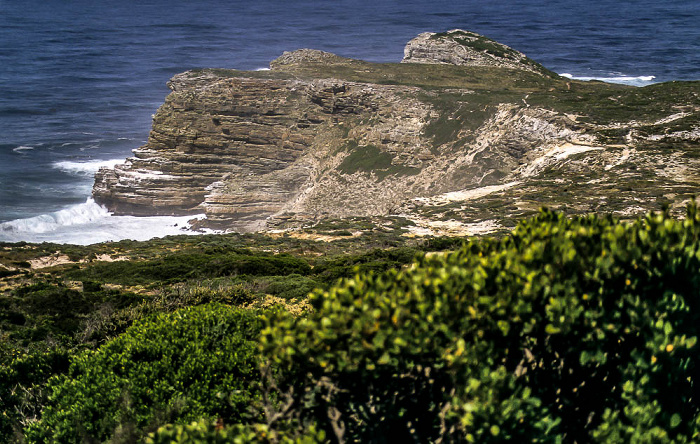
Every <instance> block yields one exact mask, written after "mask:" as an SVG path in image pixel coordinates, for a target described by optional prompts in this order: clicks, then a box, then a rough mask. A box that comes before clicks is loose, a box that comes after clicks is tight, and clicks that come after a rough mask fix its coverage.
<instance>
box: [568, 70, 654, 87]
mask: <svg viewBox="0 0 700 444" xmlns="http://www.w3.org/2000/svg"><path fill="white" fill-rule="evenodd" d="M559 75H560V76H562V77H566V78H569V79H573V80H581V81H584V82H588V81H591V80H599V81H601V82H607V83H621V84H623V85H631V86H647V85H651V84H652V83H654V79H655V78H656V76H636V77H635V76H623V75H619V76H615V75H612V76H600V77H585V76H574V75H573V74H569V73H568V72H565V73H562V74H559Z"/></svg>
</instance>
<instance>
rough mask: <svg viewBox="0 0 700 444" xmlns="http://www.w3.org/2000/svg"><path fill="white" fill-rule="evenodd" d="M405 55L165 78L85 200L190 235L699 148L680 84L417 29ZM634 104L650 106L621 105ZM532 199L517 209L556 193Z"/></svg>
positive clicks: (338, 213) (386, 209)
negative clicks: (148, 117) (192, 217)
mask: <svg viewBox="0 0 700 444" xmlns="http://www.w3.org/2000/svg"><path fill="white" fill-rule="evenodd" d="M405 53H406V57H405V58H404V62H406V63H402V64H371V63H366V62H361V61H357V60H351V59H347V58H343V57H339V56H336V55H333V54H330V53H326V52H323V51H316V50H308V49H304V50H299V51H294V52H288V53H284V54H283V55H282V56H281V57H280V58H278V59H277V60H275V61H273V62H272V63H271V68H272V69H271V70H270V71H263V72H241V71H234V70H215V69H211V70H198V71H190V72H186V73H183V74H179V75H177V76H175V77H174V78H173V79H172V80H171V81H170V82H169V87H170V89H171V90H172V93H171V94H170V95H169V96H168V97H167V99H166V101H165V103H164V104H163V106H161V107H160V109H159V110H158V112H157V113H156V114H155V116H154V119H153V127H152V130H151V133H150V135H149V139H148V143H147V144H146V145H144V146H143V147H140V148H138V149H136V150H135V151H134V156H133V157H131V158H129V159H128V160H127V161H126V162H125V163H124V164H123V165H118V166H116V167H114V168H112V169H101V170H100V171H99V172H98V173H97V175H96V180H95V186H94V191H93V193H94V197H95V200H96V201H97V202H99V203H102V204H104V205H106V206H107V207H108V208H109V209H110V210H111V211H114V212H115V213H117V214H133V215H183V214H195V213H202V212H204V213H206V216H207V217H206V219H205V220H204V221H202V222H200V226H206V227H212V228H218V229H233V230H237V231H250V230H260V229H265V228H270V227H274V226H277V225H279V224H280V223H287V224H289V223H290V221H292V223H297V224H302V223H307V222H309V221H314V220H319V219H322V218H342V217H348V216H377V215H387V214H391V213H397V212H399V213H402V214H404V213H406V214H407V212H408V213H410V212H411V211H413V212H414V213H416V212H417V213H420V214H421V216H420V217H424V216H425V215H428V217H432V216H430V215H431V214H432V215H433V216H435V217H439V218H443V219H444V218H445V217H447V216H445V214H448V213H445V212H441V211H440V208H437V209H436V208H433V209H431V210H429V211H428V210H426V205H433V207H435V206H437V207H442V206H444V205H448V206H450V205H453V206H454V199H452V197H450V199H448V201H449V202H451V203H449V204H445V203H444V202H443V201H442V200H440V199H438V200H437V201H435V202H442V203H437V204H436V203H434V202H433V200H431V199H432V198H433V197H434V196H438V195H444V194H445V193H447V194H448V195H450V196H453V197H454V196H475V195H478V196H482V194H480V193H478V192H477V193H476V194H475V193H471V192H464V191H463V190H465V189H466V190H469V189H488V190H501V191H502V193H501V194H503V193H511V194H513V193H515V194H513V195H516V194H517V196H519V197H518V198H517V199H519V200H520V201H526V200H527V197H526V196H525V197H524V196H523V195H522V193H520V192H518V193H520V194H518V193H516V190H529V191H527V193H530V195H534V194H536V193H537V190H538V189H545V188H546V189H547V190H549V189H551V187H552V186H553V185H552V184H554V183H559V184H564V183H569V182H567V180H569V179H570V178H571V177H574V176H573V175H572V174H573V173H571V171H574V170H575V171H576V177H578V179H577V181H579V182H580V181H583V180H589V179H585V177H589V178H590V180H597V179H596V178H601V177H605V179H601V180H603V181H604V182H605V181H608V182H609V181H612V180H614V175H612V173H611V174H608V171H610V170H612V171H614V168H613V167H610V168H608V166H609V165H608V164H606V162H608V161H611V160H610V159H613V158H617V157H615V156H614V155H612V154H611V152H618V150H620V149H623V148H624V149H627V150H628V152H629V153H639V152H641V151H642V150H646V149H650V147H652V146H655V145H663V146H666V147H670V148H668V149H667V151H665V152H661V153H659V154H658V155H659V156H660V158H665V157H664V156H666V157H668V159H667V160H668V161H669V162H672V159H671V157H669V156H676V158H677V157H678V156H683V153H685V152H688V150H692V149H695V148H697V147H698V146H699V145H700V144H699V143H698V141H699V130H698V128H700V124H699V123H698V122H699V121H700V119H699V115H700V98H699V96H698V94H697V90H698V88H697V85H694V84H684V85H671V86H669V87H668V88H665V87H657V88H656V89H654V88H651V89H644V90H641V89H635V88H632V87H623V86H612V85H605V84H600V83H591V84H589V83H583V82H575V81H570V80H568V79H561V78H558V77H557V76H556V75H552V74H551V73H550V72H548V71H547V70H546V69H544V68H542V67H541V66H540V65H538V64H537V63H535V62H532V61H531V60H530V59H527V58H526V57H525V56H524V55H522V54H521V53H519V52H517V51H515V50H512V49H510V48H508V47H506V46H505V45H500V44H498V43H496V42H493V41H492V40H489V39H486V38H485V37H482V36H479V35H477V34H473V33H469V32H466V31H459V30H455V31H450V32H448V33H442V34H432V33H426V34H421V35H420V36H418V37H417V38H416V39H414V40H412V41H411V42H409V44H408V45H407V47H406V51H405ZM692 94H694V96H693V95H692ZM688 97H692V98H691V99H688ZM645 101H646V103H654V104H656V107H650V108H649V109H646V108H640V109H638V110H636V109H634V108H632V107H631V106H630V105H629V104H628V103H634V104H636V106H639V105H640V104H643V103H645ZM683 150H685V151H683ZM679 153H681V154H679ZM634 158H636V157H634V156H632V155H630V156H628V157H627V158H622V161H620V162H621V163H622V164H624V162H626V161H627V160H626V159H634ZM605 159H607V160H605ZM639 159H642V156H639ZM660 161H661V160H660ZM688 162H689V163H692V162H693V160H689V161H688ZM674 164H678V162H677V161H675V163H674ZM585 165H590V169H589V170H586V167H585ZM574 166H575V168H574ZM572 168H574V170H572ZM615 168H616V167H615ZM630 168H631V167H630ZM556 171H562V172H564V171H568V173H565V174H569V176H566V175H564V176H562V177H560V178H556V177H555V176H556ZM640 171H641V170H640ZM644 171H646V170H644ZM684 171H685V170H684ZM553 172H554V173H553ZM630 174H631V173H630ZM653 174H654V175H655V176H654V177H656V179H653V180H657V179H658V181H663V180H666V179H663V178H661V173H656V172H655V173H653ZM686 176H687V175H686ZM630 177H631V176H630ZM674 177H675V176H674ZM650 180H651V179H650ZM694 180H695V179H692V178H691V179H688V180H686V183H687V182H688V181H691V182H692V181H694ZM552 181H554V182H552ZM557 181H558V182H557ZM608 182H605V183H608ZM545 183H546V184H547V185H546V186H544V185H542V187H540V188H537V187H538V186H539V185H535V184H545ZM601 183H603V182H601ZM506 184H507V187H505V188H503V187H504V186H505V185H506ZM514 184H517V186H516V185H514ZM596 184H598V183H596ZM566 186H567V189H573V188H574V184H571V185H566ZM547 187H549V188H547ZM588 188H589V190H590V188H591V187H588ZM686 188H687V187H686ZM691 188H692V187H691ZM601 189H604V187H603V188H601ZM684 190H685V188H684ZM686 191H687V190H686ZM580 192H581V193H584V195H582V196H581V199H582V201H583V200H585V198H586V197H587V196H586V195H585V193H586V190H585V187H582V188H581V190H580ZM684 192H685V191H684ZM450 193H452V194H450ZM454 193H457V194H454ZM460 193H461V194H460ZM547 193H549V194H548V195H547V196H545V197H544V198H533V200H534V201H535V202H538V203H541V204H549V205H552V202H553V201H556V199H558V198H559V199H560V200H561V196H562V195H557V194H556V193H551V192H550V191H547ZM487 194H490V195H491V194H493V193H491V192H490V193H487ZM484 196H485V195H484ZM679 196H680V197H679V199H681V198H682V197H683V195H682V194H679ZM568 197H570V196H568V195H567V199H568ZM416 199H418V200H416ZM421 199H422V200H421ZM630 199H631V197H630ZM431 202H433V203H431ZM470 202H471V201H470ZM499 202H500V201H499ZM465 205H466V206H465ZM465 205H462V206H456V207H455V208H459V211H460V214H465V215H466V214H471V216H470V217H472V219H474V217H475V216H474V212H473V211H471V210H470V209H469V208H471V207H470V205H473V202H472V203H468V204H465ZM501 205H502V203H501ZM625 205H627V204H625ZM630 205H631V204H630ZM620 206H621V207H622V204H620ZM628 206H629V205H628ZM502 208H503V209H504V214H506V213H507V212H506V211H505V209H506V208H511V210H512V209H513V208H515V209H516V210H517V211H516V213H517V215H522V214H525V213H522V211H520V209H521V208H520V207H518V206H517V205H515V206H513V205H511V206H503V205H502ZM528 208H529V207H528ZM581 208H583V207H581ZM586 208H588V207H586ZM470 211H471V212H470ZM513 211H515V210H513ZM513 211H511V212H510V213H508V214H510V215H513V214H515V213H513ZM417 213H416V214H417ZM449 214H450V217H457V216H455V214H454V211H453V212H452V213H449ZM465 217H466V216H465ZM477 219H478V217H477ZM477 222H478V221H477ZM479 223H480V222H479Z"/></svg>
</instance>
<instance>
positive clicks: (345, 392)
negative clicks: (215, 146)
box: [0, 204, 700, 443]
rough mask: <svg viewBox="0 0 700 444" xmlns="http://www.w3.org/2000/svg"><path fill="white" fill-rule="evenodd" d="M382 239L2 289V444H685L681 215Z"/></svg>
mask: <svg viewBox="0 0 700 444" xmlns="http://www.w3.org/2000/svg"><path fill="white" fill-rule="evenodd" d="M402 225H403V222H402V221H385V222H384V223H376V221H375V223H374V224H371V223H370V222H369V221H366V220H363V219H360V218H358V219H357V220H349V221H345V222H342V221H334V222H332V221H331V222H326V224H325V225H322V226H320V229H322V230H335V231H337V230H356V229H363V228H364V229H368V227H372V229H373V231H365V232H363V234H362V235H361V236H358V237H353V238H352V239H345V238H343V237H339V240H337V241H334V242H329V243H320V242H312V241H308V242H307V241H302V240H299V239H294V238H292V237H286V238H285V237H281V238H270V237H265V236H261V235H256V236H253V237H247V236H240V235H235V236H218V237H217V236H205V237H200V238H169V239H161V240H154V241H153V242H151V243H128V245H124V244H122V245H119V246H115V245H99V246H92V247H86V248H85V249H84V250H83V251H81V252H80V254H76V255H75V256H74V258H75V259H77V260H80V259H82V258H83V257H89V256H91V255H93V256H94V255H95V254H97V253H96V252H97V251H100V253H99V254H103V253H102V251H104V250H105V249H108V248H112V249H115V248H116V249H119V250H120V251H121V252H120V254H130V255H132V256H133V257H135V258H138V257H140V258H141V259H133V260H130V261H124V262H111V263H107V262H95V263H75V264H67V265H62V266H58V267H54V268H50V269H47V270H44V271H38V270H33V269H22V270H23V271H22V272H21V273H20V274H18V275H13V276H7V277H4V278H3V280H2V281H1V282H2V283H3V284H4V285H6V286H7V285H10V286H9V287H6V288H5V290H4V292H3V293H2V294H0V303H1V304H2V305H0V315H1V319H0V328H1V332H0V364H2V365H0V410H1V412H2V413H1V414H0V437H2V439H1V440H0V441H2V442H14V441H20V440H22V439H24V440H27V441H28V442H87V441H97V442H101V441H107V440H110V441H111V442H134V441H137V440H141V439H144V440H145V441H146V442H150V443H163V442H182V443H184V442H222V443H223V442H241V443H245V442H251V443H252V442H283V443H315V442H328V441H331V442H334V441H337V440H338V437H339V436H342V439H343V440H344V441H345V442H350V441H363V442H364V441H369V442H387V441H391V442H396V441H407V442H410V441H418V442H431V441H436V440H438V439H442V441H460V442H461V441H466V442H470V441H472V442H504V441H511V442H524V441H527V442H573V441H577V442H669V443H671V442H678V443H680V442H693V441H697V440H698V439H700V404H699V403H698V399H700V398H699V397H698V396H699V395H700V393H698V386H697V382H696V381H695V379H696V375H697V373H698V352H697V347H698V345H697V337H698V333H699V332H698V328H700V327H699V326H700V319H699V317H700V315H698V313H699V312H700V311H699V309H700V307H698V304H699V300H698V298H697V295H698V294H700V275H698V269H700V213H698V209H697V206H695V205H694V204H692V205H690V206H689V207H688V215H687V218H686V219H684V220H677V219H674V218H672V217H670V216H669V214H668V213H659V214H650V215H648V216H647V217H645V218H642V219H639V220H636V221H633V222H629V223H624V222H620V221H618V220H616V219H613V218H611V217H603V216H600V217H599V216H593V215H591V216H584V217H575V218H567V217H565V216H564V215H563V214H561V213H555V212H551V211H548V210H542V211H540V212H539V214H538V215H537V216H536V217H534V218H532V219H529V220H526V221H524V222H520V223H518V224H517V225H516V227H515V229H514V231H513V232H511V233H510V234H508V235H506V236H504V237H503V238H500V239H499V238H480V239H479V238H474V239H469V240H465V239H459V238H433V239H427V240H425V241H420V242H419V241H413V240H409V239H406V238H404V240H403V241H400V236H399V237H396V238H391V237H389V238H387V237H386V236H389V235H391V233H400V232H401V230H400V227H401V226H402ZM388 240H390V242H391V243H393V244H394V245H395V246H394V247H389V248H388V247H387V246H386V244H385V242H387V241H388ZM256 245H257V246H256ZM373 245H374V246H375V247H373ZM378 245H383V246H382V248H376V246H378ZM351 247H352V248H351ZM15 248H16V252H17V253H16V254H17V256H13V254H12V253H13V252H14V250H11V249H5V250H4V253H5V256H4V257H5V261H6V262H4V263H8V264H9V263H10V262H11V261H20V260H19V259H18V257H22V258H23V259H21V260H26V261H32V260H33V257H32V254H38V253H37V251H42V248H43V247H41V246H31V245H24V244H23V245H18V246H17V247H15ZM55 248H56V246H51V247H50V248H47V250H46V251H47V252H48V251H50V252H51V254H55V251H56V250H55ZM58 248H60V247H58ZM265 250H268V251H265ZM445 250H453V251H445ZM426 253H429V254H426ZM231 264H235V266H233V265H231ZM241 264H242V265H241ZM251 264H252V265H251ZM246 267H248V268H246ZM339 279H340V280H339ZM314 288H315V289H314ZM308 292H311V293H312V295H311V296H310V297H308V298H307V296H306V295H307V293H308ZM270 298H274V299H273V300H274V301H276V302H273V304H274V303H278V304H280V305H278V306H277V307H274V308H271V309H268V310H267V311H265V312H261V311H260V308H256V307H262V306H268V305H269V303H268V302H269V301H270V300H271V299H270Z"/></svg>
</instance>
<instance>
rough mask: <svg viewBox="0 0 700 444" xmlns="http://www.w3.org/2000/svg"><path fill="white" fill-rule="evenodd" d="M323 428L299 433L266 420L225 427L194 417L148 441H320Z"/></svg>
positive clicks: (161, 430) (290, 443)
mask: <svg viewBox="0 0 700 444" xmlns="http://www.w3.org/2000/svg"><path fill="white" fill-rule="evenodd" d="M325 437H326V435H325V433H323V431H322V430H321V431H317V430H316V428H315V427H310V428H309V430H308V431H307V432H306V433H304V434H302V435H299V436H297V435H296V434H294V433H290V432H287V433H285V432H282V433H280V432H277V431H275V430H270V428H269V427H267V426H266V425H263V424H253V425H235V426H230V427H223V426H222V425H217V424H215V423H212V422H210V421H203V420H200V421H195V422H192V423H191V424H187V425H172V424H169V425H167V426H163V427H160V428H159V429H158V430H157V431H156V432H155V433H151V434H150V435H149V437H148V438H146V444H199V443H207V444H218V443H221V444H224V443H232V444H246V443H280V444H317V443H318V444H320V443H325V442H327V441H326V439H325Z"/></svg>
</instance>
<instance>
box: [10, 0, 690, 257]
mask: <svg viewBox="0 0 700 444" xmlns="http://www.w3.org/2000/svg"><path fill="white" fill-rule="evenodd" d="M105 3H109V4H105ZM698 23H700V2H698V1H697V0H674V1H673V2H659V1H646V0H642V1H623V2H621V1H587V2H581V1H578V0H553V1H549V2H542V1H534V0H527V1H526V0H514V1H505V0H495V1H490V2H483V1H477V0H466V1H459V2H454V1H411V0H409V1H406V0H402V1H398V0H396V1H380V2H378V1H367V0H354V1H350V0H340V1H333V2H330V1H328V2H318V1H310V0H298V1H280V0H259V1H255V2H247V1H213V0H201V1H198V2H170V1H164V0H147V1H138V2H137V1H128V0H127V1H119V2H94V1H86V0H74V1H70V2H57V1H43V0H42V1H39V0H27V1H22V2H20V1H13V0H11V1H0V129H2V131H0V241H20V240H27V241H44V240H47V241H56V242H76V236H74V235H73V234H75V233H76V232H80V233H81V235H80V236H78V239H82V241H81V242H79V243H88V242H93V241H94V242H97V241H101V240H106V239H108V238H109V239H113V238H115V237H116V238H118V237H119V236H123V237H133V236H134V233H135V232H138V231H139V230H135V231H128V230H127V228H124V229H123V230H121V231H122V232H123V235H120V234H119V232H120V229H119V227H120V225H119V224H120V223H124V224H126V223H127V220H126V219H115V218H114V216H110V215H109V214H107V213H104V209H99V206H97V205H96V204H94V203H93V202H90V201H89V200H88V199H89V196H90V190H91V186H92V175H93V173H94V171H96V169H97V168H98V167H99V166H107V165H111V164H114V163H115V162H118V161H122V160H123V159H124V158H126V157H127V156H129V155H131V150H132V149H134V148H136V147H138V146H140V145H142V144H143V143H145V141H146V139H147V136H148V131H149V128H150V125H151V116H152V114H153V113H154V112H155V111H156V109H157V108H158V106H159V105H160V104H161V103H162V102H163V99H164V98H165V96H166V95H167V93H168V90H167V88H166V86H165V84H166V82H167V80H168V79H169V78H170V77H171V76H173V75H174V74H176V73H179V72H182V71H185V70H188V69H192V68H201V67H221V68H239V69H260V68H265V67H267V66H268V64H269V62H270V60H272V59H274V58H275V57H277V56H279V55H280V54H281V53H282V52H283V51H288V50H294V49H298V48H315V49H322V50H325V51H330V52H333V53H336V54H339V55H342V56H346V57H353V58H360V59H364V60H369V61H376V62H398V61H399V60H401V58H402V56H403V47H404V45H405V44H406V42H407V41H408V40H410V39H411V38H413V37H415V36H416V35H417V34H419V33H421V32H424V31H445V30H449V29H454V28H462V29H468V30H471V31H475V32H478V33H480V34H484V35H486V36H488V37H491V38H493V39H495V40H497V41H499V42H502V43H505V44H507V45H509V46H512V47H514V48H515V49H518V50H520V51H522V52H524V53H525V54H527V55H528V56H529V57H531V58H533V59H534V60H536V61H538V62H540V63H542V64H543V65H544V66H546V67H547V68H549V69H552V70H553V71H556V72H558V73H560V74H566V75H569V76H571V77H574V78H583V79H604V80H606V81H612V82H621V83H628V84H633V85H637V86H644V85H647V84H650V83H653V82H663V81H669V80H696V79H700V26H698ZM95 207H97V208H95ZM91 211H92V212H91ZM59 212H61V213H60V216H58V214H59ZM86 212H87V213H86ZM86 214H90V215H92V216H87V217H88V219H89V220H87V221H86V220H85V217H86ZM90 217H92V219H90ZM20 219H22V220H21V221H20ZM49 219H52V220H53V222H51V221H50V220H49ZM10 221H11V222H10ZM132 222H133V221H131V222H129V223H132ZM152 222H153V224H151V223H150V222H149V221H146V220H144V219H143V218H141V219H139V220H138V223H139V224H145V225H144V227H145V226H146V225H148V228H143V229H141V230H140V231H141V232H143V233H146V235H150V234H153V235H154V236H155V235H163V234H164V233H165V234H169V233H170V231H169V228H168V227H173V228H174V227H175V225H176V224H177V230H176V231H177V232H180V228H182V224H183V222H182V221H181V220H179V219H178V220H175V219H167V218H161V219H153V220H152ZM106 225H109V226H110V227H111V228H110V229H111V230H112V232H111V234H109V236H107V235H105V234H100V233H103V231H102V230H101V227H104V226H106ZM124 227H126V225H124ZM159 227H160V228H159ZM71 233H73V234H71Z"/></svg>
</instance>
